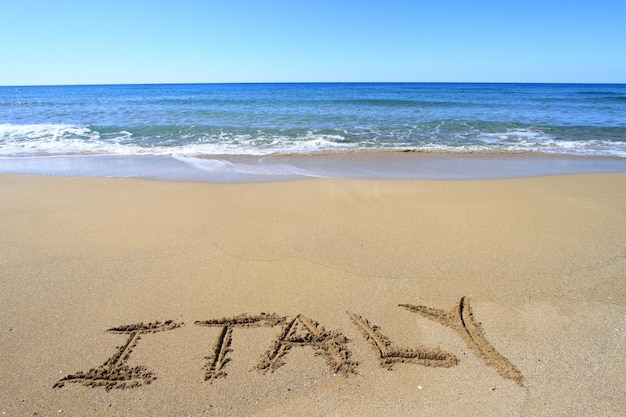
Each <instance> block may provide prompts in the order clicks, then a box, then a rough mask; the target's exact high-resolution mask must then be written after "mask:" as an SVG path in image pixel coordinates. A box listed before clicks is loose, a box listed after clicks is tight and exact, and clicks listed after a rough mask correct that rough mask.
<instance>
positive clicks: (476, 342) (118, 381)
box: [53, 297, 524, 391]
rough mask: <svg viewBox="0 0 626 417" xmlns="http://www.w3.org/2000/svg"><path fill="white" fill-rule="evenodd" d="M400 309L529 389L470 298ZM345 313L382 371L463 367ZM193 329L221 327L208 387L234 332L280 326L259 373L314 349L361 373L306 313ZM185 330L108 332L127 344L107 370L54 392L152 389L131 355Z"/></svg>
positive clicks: (342, 343) (336, 368)
mask: <svg viewBox="0 0 626 417" xmlns="http://www.w3.org/2000/svg"><path fill="white" fill-rule="evenodd" d="M399 307H402V308H404V309H406V310H408V311H410V312H413V313H417V314H419V315H420V316H422V317H425V318H427V319H430V320H433V321H435V322H437V323H439V324H441V325H443V326H445V327H448V328H450V329H452V330H453V331H454V332H455V333H456V334H457V335H458V336H459V337H460V338H461V339H462V340H463V341H464V342H465V344H466V345H467V347H468V348H469V349H470V350H471V351H472V352H473V353H474V354H475V355H476V356H477V357H478V358H480V359H481V360H482V361H483V363H484V364H485V365H487V366H489V367H492V368H494V369H495V370H496V371H497V372H498V374H499V375H500V376H501V377H502V378H505V379H508V380H511V381H513V382H515V383H516V384H517V385H519V386H520V387H522V386H524V377H523V375H522V373H521V372H520V371H519V370H518V369H517V367H516V366H515V365H513V364H512V363H511V362H510V361H509V360H508V359H507V358H505V357H504V356H503V355H502V354H500V353H499V352H498V351H497V350H496V349H495V348H494V347H493V346H492V345H491V344H490V343H489V341H488V340H487V338H486V337H485V335H484V332H483V330H482V326H481V324H480V322H478V321H477V320H476V319H475V318H474V315H473V314H472V309H471V307H470V304H469V300H468V299H467V297H462V298H461V299H460V301H459V302H458V303H457V304H456V305H454V306H453V307H452V308H451V309H449V310H440V309H436V308H431V307H427V306H423V305H413V304H399ZM346 313H347V315H348V317H349V318H350V320H351V321H352V323H354V325H355V326H356V327H357V328H358V329H359V330H360V332H361V334H362V335H363V337H364V338H365V340H366V341H367V342H368V343H369V344H370V345H371V347H372V350H373V351H374V354H375V355H376V356H377V358H378V361H379V364H380V366H381V367H383V368H386V369H388V370H392V369H393V366H394V365H395V364H397V363H412V364H417V365H423V366H429V367H446V368H448V367H452V366H455V365H457V364H458V363H459V359H458V358H457V357H456V356H455V355H453V354H452V353H449V352H446V351H444V350H441V349H439V348H432V347H424V346H419V347H404V346H397V345H396V344H394V343H393V342H392V341H391V340H390V339H389V338H388V337H387V336H385V335H384V334H383V333H382V331H381V329H380V327H378V326H377V325H375V324H372V323H371V322H370V321H369V320H367V319H366V318H364V317H362V316H360V315H358V314H355V313H352V312H349V311H348V312H346ZM194 324H195V325H196V326H204V327H218V328H220V333H219V336H218V338H217V340H216V341H215V343H214V345H213V347H212V349H211V350H210V352H209V354H208V355H207V356H206V357H205V358H204V360H205V365H204V367H203V369H204V380H205V381H209V383H212V382H213V381H215V380H217V379H221V378H226V376H227V372H226V371H227V364H228V363H229V362H230V361H231V360H232V358H231V357H230V356H231V353H232V349H231V344H232V340H233V333H234V331H235V329H245V328H251V327H275V326H279V325H280V326H282V330H281V333H280V334H279V336H278V337H277V338H276V339H275V340H274V342H273V343H272V345H271V346H270V347H269V349H268V350H267V351H266V352H265V353H264V354H263V355H262V356H261V359H260V361H259V363H258V364H257V366H256V369H257V370H259V371H260V372H262V373H267V372H274V371H275V370H276V369H278V368H280V367H281V366H283V365H284V364H285V362H284V358H285V356H286V355H287V354H288V353H289V351H290V350H291V349H293V348H295V347H310V348H312V349H313V351H314V353H315V354H316V355H318V356H321V357H322V358H323V359H324V360H325V362H326V365H327V366H328V368H329V370H330V371H331V372H332V373H333V374H343V375H345V376H348V375H350V374H355V373H357V368H358V362H355V361H354V360H352V352H351V351H350V349H349V348H348V346H347V344H348V342H349V340H348V338H346V337H345V336H344V335H343V334H342V333H341V332H340V331H338V330H331V331H329V330H326V329H325V328H324V327H323V326H322V325H320V324H319V323H318V322H316V321H314V320H313V319H311V318H309V317H306V316H304V315H302V314H298V315H297V316H296V317H295V318H292V319H288V318H287V317H284V316H279V315H277V314H267V313H261V314H258V315H249V314H240V315H238V316H234V317H230V318H221V319H212V320H204V321H196V322H195V323H194ZM183 325H184V323H175V322H174V321H172V320H168V321H165V322H154V323H148V324H143V323H138V324H130V325H123V326H118V327H114V328H112V329H109V330H107V332H109V333H115V334H127V335H128V339H127V341H126V343H124V344H123V345H122V346H120V347H119V348H118V350H117V352H115V354H114V355H113V356H112V357H110V358H109V359H107V360H106V361H105V362H104V363H103V364H102V365H100V366H98V367H96V368H92V369H90V370H89V371H87V372H83V371H79V372H77V373H75V374H70V375H67V376H66V377H64V378H62V379H60V380H59V381H57V382H56V383H55V384H54V386H53V388H61V387H64V386H65V384H67V383H79V384H82V385H85V386H88V387H100V386H103V387H104V388H105V390H106V391H109V390H111V389H114V388H121V389H124V388H135V387H139V386H141V385H144V384H150V383H151V382H153V381H154V380H155V379H156V376H155V374H154V372H152V371H150V370H149V369H147V368H146V367H145V366H134V367H130V366H128V364H127V362H128V359H129V357H130V354H131V352H132V350H133V349H134V348H135V346H136V345H137V343H138V342H139V340H140V338H141V336H143V335H147V334H153V333H159V332H164V331H169V330H174V329H177V328H179V327H181V326H183Z"/></svg>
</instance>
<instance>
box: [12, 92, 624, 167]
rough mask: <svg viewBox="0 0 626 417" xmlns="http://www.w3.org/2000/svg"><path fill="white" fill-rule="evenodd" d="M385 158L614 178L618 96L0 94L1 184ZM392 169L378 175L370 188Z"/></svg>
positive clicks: (619, 136)
mask: <svg viewBox="0 0 626 417" xmlns="http://www.w3.org/2000/svg"><path fill="white" fill-rule="evenodd" d="M389 152H391V153H400V152H402V153H407V152H410V153H419V154H429V155H435V156H442V155H445V156H446V157H447V158H448V159H450V156H451V155H468V154H471V155H474V156H475V157H474V161H478V160H487V161H493V160H494V158H489V157H487V156H488V155H494V154H497V155H523V156H524V157H525V158H528V157H529V156H533V155H534V156H537V155H540V156H551V157H552V160H555V161H563V160H575V161H581V160H584V159H585V158H595V160H597V158H601V159H602V158H605V159H604V160H607V161H608V160H610V161H612V162H611V163H612V164H616V166H623V162H624V161H625V160H626V85H624V84H619V85H597V84H481V83H478V84H475V83H471V84H463V83H453V84H449V83H310V84H307V83H302V84H300V83H297V84H288V83H285V84H171V85H102V86H42V87H35V86H29V87H0V172H25V173H31V172H34V173H48V174H70V175H71V174H77V175H109V176H148V177H150V176H152V177H168V176H169V177H172V178H176V177H177V175H178V174H177V173H176V172H177V171H178V170H179V169H182V170H185V171H186V172H187V174H185V175H190V173H192V172H195V171H198V172H197V173H196V174H197V176H198V178H200V177H202V173H204V174H211V173H219V172H230V173H233V172H240V173H241V174H244V175H256V174H272V173H273V174H276V175H278V176H281V175H283V174H284V175H286V176H289V175H296V176H298V175H304V176H346V175H347V174H346V172H343V171H346V170H343V171H342V169H341V167H338V166H337V164H341V163H347V162H346V161H347V159H346V158H347V155H365V154H370V155H371V154H372V153H376V154H382V153H389ZM315 156H318V157H319V156H325V157H328V158H330V162H329V161H328V160H327V159H324V163H321V164H317V165H320V166H323V165H326V171H324V172H321V171H319V170H318V171H319V172H317V171H316V169H315V166H316V163H311V162H310V161H309V162H302V160H303V159H302V158H303V157H315ZM294 158H295V159H294ZM384 158H385V157H383V158H382V159H384ZM567 158H570V159H567ZM305 159H306V158H305ZM309 159H310V158H309ZM422 159H423V158H422ZM422 159H414V160H416V161H417V160H422ZM452 159H455V158H452ZM456 159H457V160H458V159H459V158H456ZM294 160H296V161H300V162H296V163H295V164H292V163H291V162H293V161H294ZM367 160H368V161H370V163H371V158H369V157H368V158H367ZM461 160H463V158H461ZM515 160H525V159H519V158H517V159H515ZM268 161H274V162H276V161H278V162H277V163H273V164H268ZM290 161H291V162H290ZM307 161H308V159H307ZM317 161H321V159H319V158H317ZM402 161H405V162H402V163H400V165H401V166H402V167H403V168H402V169H403V170H407V169H408V170H410V168H411V162H407V161H408V160H406V159H403V160H402ZM581 163H582V164H585V163H587V164H589V161H587V162H584V161H583V162H581ZM303 164H304V165H305V166H303ZM269 165H271V169H270V168H268V166H269ZM395 165H396V164H394V163H388V164H386V165H385V164H382V165H381V167H380V168H379V169H378V170H377V171H378V172H379V174H378V176H385V175H384V171H385V169H388V170H391V171H393V170H394V166H395ZM505 165H506V164H505ZM607 166H608V165H607ZM330 167H334V168H332V169H331V168H330ZM352 168H354V167H352ZM333 169H334V171H333ZM268 170H269V171H268ZM618 170H619V169H618ZM159 171H163V172H159ZM270 171H271V172H270ZM348 171H349V170H348ZM168 172H171V174H168ZM342 172H343V173H342ZM335 174H336V175H335ZM192 176H193V175H192ZM348 176H349V175H348ZM374 176H376V175H374ZM391 176H393V175H391ZM409 176H410V175H409ZM183 177H184V176H183ZM194 178H195V177H194Z"/></svg>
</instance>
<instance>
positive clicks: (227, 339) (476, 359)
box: [0, 174, 626, 416]
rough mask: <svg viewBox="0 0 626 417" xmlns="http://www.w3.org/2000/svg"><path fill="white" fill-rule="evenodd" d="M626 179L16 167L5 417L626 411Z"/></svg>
mask: <svg viewBox="0 0 626 417" xmlns="http://www.w3.org/2000/svg"><path fill="white" fill-rule="evenodd" d="M625 335H626V174H588V175H564V176H551V177H537V178H521V179H503V180H479V181H470V180H466V181H423V180H422V181H418V180H326V179H311V180H298V181H286V182H271V183H256V184H211V183H183V182H165V181H164V182H159V181H147V180H136V179H120V178H63V177H44V176H19V175H0V355H1V356H0V357H1V360H2V366H1V367H0V413H2V415H3V416H4V415H6V416H59V415H63V416H146V415H155V416H157V415H162V416H165V415H170V416H187V415H191V416H202V415H229V416H230V415H232V416H277V415H285V416H287V415H289V416H312V415H318V416H357V415H359V416H360V415H370V416H378V415H385V416H406V415H463V416H468V415H489V416H548V415H549V416H590V415H598V416H622V415H624V410H626V359H625V358H626V349H625V345H624V337H625Z"/></svg>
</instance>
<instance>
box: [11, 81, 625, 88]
mask: <svg viewBox="0 0 626 417" xmlns="http://www.w3.org/2000/svg"><path fill="white" fill-rule="evenodd" d="M242 84H248V85H259V84H544V85H548V84H553V85H555V84H556V85H559V84H560V85H625V84H626V82H564V81H563V82H554V81H231V82H228V81H227V82H140V83H132V82H128V83H86V84H80V83H79V84H2V85H0V87H2V88H4V87H106V86H132V85H144V86H149V85H151V86H158V85H242Z"/></svg>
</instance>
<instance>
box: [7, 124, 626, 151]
mask: <svg viewBox="0 0 626 417" xmlns="http://www.w3.org/2000/svg"><path fill="white" fill-rule="evenodd" d="M625 137H626V134H625V132H624V128H612V129H609V128H595V129H594V128H591V127H576V126H568V127H542V128H539V127H524V126H520V125H516V124H511V123H508V124H504V123H489V122H474V123H469V122H450V121H438V122H429V123H424V124H417V125H409V124H403V125H399V126H383V127H381V126H355V127H352V128H349V129H342V130H340V129H317V130H312V129H296V128H292V129H276V128H274V129H254V128H236V127H216V126H153V125H149V126H81V125H69V124H24V125H13V124H0V155H2V156H29V155H31V156H32V155H69V154H115V155H142V154H150V155H182V156H185V155H187V156H210V155H274V154H311V153H320V152H323V153H328V152H345V151H359V150H371V149H381V150H386V149H387V150H412V151H429V152H540V153H552V154H574V155H598V156H620V157H626V139H625Z"/></svg>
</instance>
